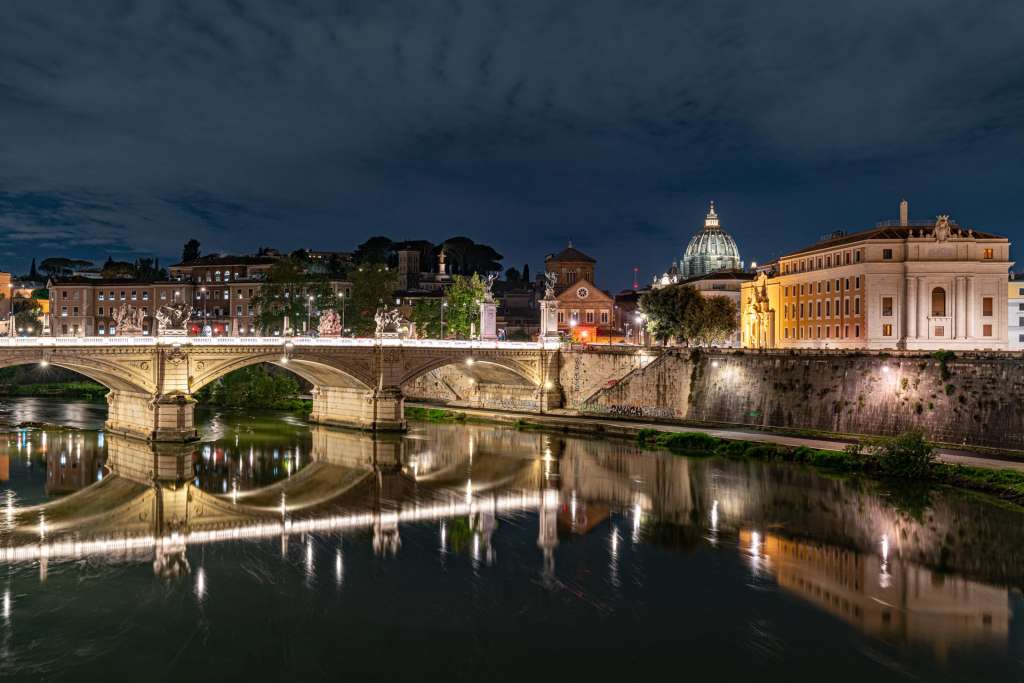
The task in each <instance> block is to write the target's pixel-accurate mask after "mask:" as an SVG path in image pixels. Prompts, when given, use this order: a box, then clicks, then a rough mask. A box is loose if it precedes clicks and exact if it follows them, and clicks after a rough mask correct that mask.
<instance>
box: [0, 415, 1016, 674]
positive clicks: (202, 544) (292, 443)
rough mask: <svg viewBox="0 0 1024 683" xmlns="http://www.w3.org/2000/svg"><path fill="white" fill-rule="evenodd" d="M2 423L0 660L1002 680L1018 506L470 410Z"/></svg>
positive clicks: (44, 670) (179, 669)
mask: <svg viewBox="0 0 1024 683" xmlns="http://www.w3.org/2000/svg"><path fill="white" fill-rule="evenodd" d="M104 412H105V411H104V406H103V405H102V404H100V405H96V404H85V403H75V402H65V403H62V402H58V401H51V400H37V399H19V400H17V401H8V402H6V403H4V404H2V405H0V421H5V422H7V423H8V424H17V423H19V422H23V421H33V422H47V423H57V424H66V425H72V426H76V427H79V428H81V431H72V430H61V429H48V430H33V429H22V430H17V429H16V430H13V431H11V432H10V433H9V434H7V436H6V437H0V679H2V680H4V681H7V680H41V679H46V680H61V679H66V680H92V679H100V678H103V679H105V680H129V679H140V678H144V679H145V680H180V679H183V678H186V677H187V678H188V679H190V680H214V679H220V680H224V679H232V680H234V679H241V678H243V677H244V678H245V679H250V680H265V679H267V680H290V679H299V678H300V677H301V678H302V679H307V680H310V679H316V680H319V679H328V678H329V679H343V678H348V679H351V680H436V679H441V678H446V679H453V680H494V681H503V680H531V681H533V680H560V681H565V680H618V681H629V680H647V679H650V678H655V677H657V678H671V679H680V678H682V679H690V680H715V681H718V680H759V681H763V680H767V681H804V680H823V679H828V680H830V681H859V682H863V681H872V683H874V682H875V681H888V680H923V681H945V680H951V681H952V680H957V681H963V680H971V681H1004V680H1005V681H1019V680H1021V678H1022V676H1024V665H1022V661H1024V631H1022V614H1024V613H1022V599H1021V594H1020V587H1021V586H1024V524H1022V522H1024V515H1022V514H1021V513H1020V512H1019V511H1017V510H1015V509H1009V508H1007V507H1005V506H1001V505H999V504H997V503H994V502H992V501H988V500H985V499H982V498H979V497H977V496H967V495H964V494H959V493H956V492H953V491H948V490H927V489H920V488H905V487H904V488H893V487H890V486H885V485H882V484H878V483H875V482H870V481H864V480H860V479H839V478H833V477H828V476H823V475H821V474H818V473H815V472H814V471H812V470H808V469H805V468H801V467H796V466H789V465H773V464H764V463H752V462H738V461H729V460H722V459H717V458H683V457H679V456H674V455H671V454H668V453H659V452H649V451H639V450H638V449H637V448H636V447H635V446H634V445H633V444H631V443H627V442H624V441H610V440H608V441H606V440H597V439H588V438H576V437H567V436H563V435H555V434H545V433H540V432H533V431H515V430H511V429H507V428H504V427H495V426H488V425H443V424H441V425H438V424H414V425H413V426H412V427H411V428H410V431H409V432H408V433H407V434H406V435H404V436H401V437H388V438H378V439H373V438H371V437H369V436H367V435H364V434H358V433H354V432H348V431H344V430H330V429H325V428H322V427H316V426H311V425H308V424H306V423H304V422H303V421H302V420H299V419H296V418H294V417H292V416H287V415H282V414H271V413H265V414H248V413H243V412H230V411H226V412H220V413H204V414H203V415H202V416H201V417H202V420H203V428H202V431H203V439H202V441H201V442H200V443H199V444H197V445H194V446H189V447H187V448H182V447H177V448H175V447H161V448H159V449H156V450H154V449H151V448H150V447H149V446H148V445H146V444H140V443H138V442H135V441H132V440H127V439H123V438H119V437H116V436H113V435H109V434H104V433H102V432H101V431H98V429H99V428H100V427H101V425H102V420H103V418H104Z"/></svg>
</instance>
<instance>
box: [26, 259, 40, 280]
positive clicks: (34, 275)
mask: <svg viewBox="0 0 1024 683" xmlns="http://www.w3.org/2000/svg"><path fill="white" fill-rule="evenodd" d="M28 279H29V280H30V281H32V282H38V281H39V271H37V270H36V260H35V258H34V257H33V259H32V267H31V268H29V269H28Z"/></svg>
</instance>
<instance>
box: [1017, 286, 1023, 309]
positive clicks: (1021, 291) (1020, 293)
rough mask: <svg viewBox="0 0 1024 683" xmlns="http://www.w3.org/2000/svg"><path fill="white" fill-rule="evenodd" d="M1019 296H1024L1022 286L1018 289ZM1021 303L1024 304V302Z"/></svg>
mask: <svg viewBox="0 0 1024 683" xmlns="http://www.w3.org/2000/svg"><path fill="white" fill-rule="evenodd" d="M1017 296H1024V287H1021V288H1019V289H1018V290H1017ZM1021 305H1022V306H1024V304H1021Z"/></svg>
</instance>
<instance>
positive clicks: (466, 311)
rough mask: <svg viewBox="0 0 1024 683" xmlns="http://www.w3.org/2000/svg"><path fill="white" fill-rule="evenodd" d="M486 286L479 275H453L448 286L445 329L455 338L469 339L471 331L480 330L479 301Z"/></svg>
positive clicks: (482, 298)
mask: <svg viewBox="0 0 1024 683" xmlns="http://www.w3.org/2000/svg"><path fill="white" fill-rule="evenodd" d="M485 291H486V288H485V286H484V281H483V280H482V279H481V278H480V276H479V275H477V274H476V273H474V274H473V275H471V276H469V277H466V276H464V275H455V276H453V277H452V285H451V287H449V288H448V308H447V309H445V310H446V312H445V316H444V317H445V331H446V333H447V334H449V335H450V336H453V337H455V338H456V339H469V337H470V336H471V334H472V332H473V331H474V330H476V331H477V332H479V331H480V302H481V301H483V300H484V294H485Z"/></svg>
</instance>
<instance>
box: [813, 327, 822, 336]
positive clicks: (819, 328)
mask: <svg viewBox="0 0 1024 683" xmlns="http://www.w3.org/2000/svg"><path fill="white" fill-rule="evenodd" d="M816 332H817V334H816V335H814V336H815V337H817V338H818V339H821V325H818V329H817V330H816Z"/></svg>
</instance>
